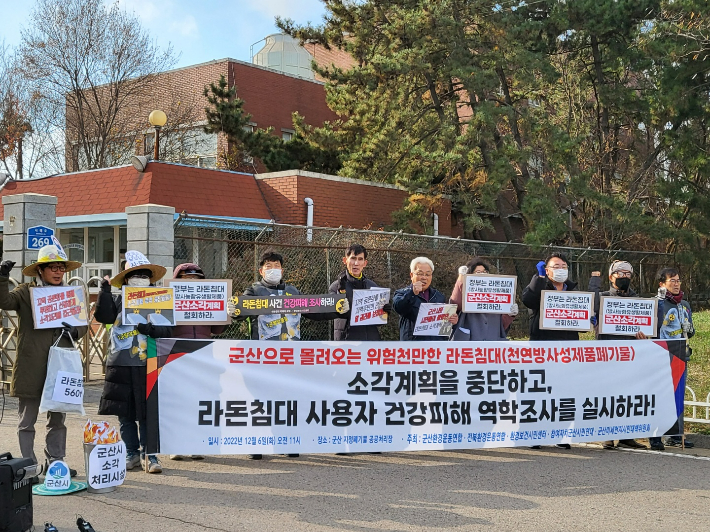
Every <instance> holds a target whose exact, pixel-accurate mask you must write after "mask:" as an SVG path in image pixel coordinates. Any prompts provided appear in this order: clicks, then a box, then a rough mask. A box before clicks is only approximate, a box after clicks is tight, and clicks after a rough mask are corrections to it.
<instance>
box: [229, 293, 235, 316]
mask: <svg viewBox="0 0 710 532" xmlns="http://www.w3.org/2000/svg"><path fill="white" fill-rule="evenodd" d="M236 311H237V307H235V306H234V301H232V298H231V297H230V298H229V299H228V300H227V316H234V313H235V312H236Z"/></svg>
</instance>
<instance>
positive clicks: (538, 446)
mask: <svg viewBox="0 0 710 532" xmlns="http://www.w3.org/2000/svg"><path fill="white" fill-rule="evenodd" d="M530 448H531V449H542V445H531V446H530Z"/></svg>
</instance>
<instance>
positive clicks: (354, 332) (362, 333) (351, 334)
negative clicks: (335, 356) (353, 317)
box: [329, 271, 382, 342]
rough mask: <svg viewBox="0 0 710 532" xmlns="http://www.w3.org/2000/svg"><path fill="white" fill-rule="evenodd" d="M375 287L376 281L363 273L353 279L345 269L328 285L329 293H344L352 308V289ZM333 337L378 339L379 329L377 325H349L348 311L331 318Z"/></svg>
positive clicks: (369, 340) (364, 339)
mask: <svg viewBox="0 0 710 532" xmlns="http://www.w3.org/2000/svg"><path fill="white" fill-rule="evenodd" d="M375 287H377V283H376V282H375V281H373V280H372V279H368V278H367V277H365V276H364V275H363V276H362V277H361V278H360V279H355V277H353V276H352V275H350V274H349V273H348V272H347V271H344V272H343V273H341V274H340V275H339V276H338V278H337V279H336V280H335V282H333V284H331V285H330V289H329V292H330V293H331V294H345V295H346V296H347V298H348V303H350V307H351V308H352V304H353V290H367V289H370V288H375ZM333 329H334V331H333V332H334V334H333V337H334V339H335V340H353V341H368V342H372V341H379V340H381V339H382V338H381V337H380V331H379V329H378V328H377V325H360V326H355V327H350V311H348V312H347V313H346V314H344V315H343V318H339V319H336V320H333Z"/></svg>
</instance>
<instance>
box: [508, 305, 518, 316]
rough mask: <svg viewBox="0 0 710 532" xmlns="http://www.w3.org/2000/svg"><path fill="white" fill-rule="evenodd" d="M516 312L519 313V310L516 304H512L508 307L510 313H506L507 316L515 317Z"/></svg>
mask: <svg viewBox="0 0 710 532" xmlns="http://www.w3.org/2000/svg"><path fill="white" fill-rule="evenodd" d="M518 312H520V309H519V308H518V304H517V303H513V304H512V305H510V312H508V316H517V315H518Z"/></svg>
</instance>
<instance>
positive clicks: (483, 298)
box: [461, 274, 518, 314]
mask: <svg viewBox="0 0 710 532" xmlns="http://www.w3.org/2000/svg"><path fill="white" fill-rule="evenodd" d="M517 281H518V278H517V277H515V276H514V275H489V274H476V275H467V276H466V278H465V280H464V286H463V300H462V305H461V309H462V311H463V312H471V313H489V314H510V307H511V306H512V305H513V304H514V303H515V286H516V283H517Z"/></svg>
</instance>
